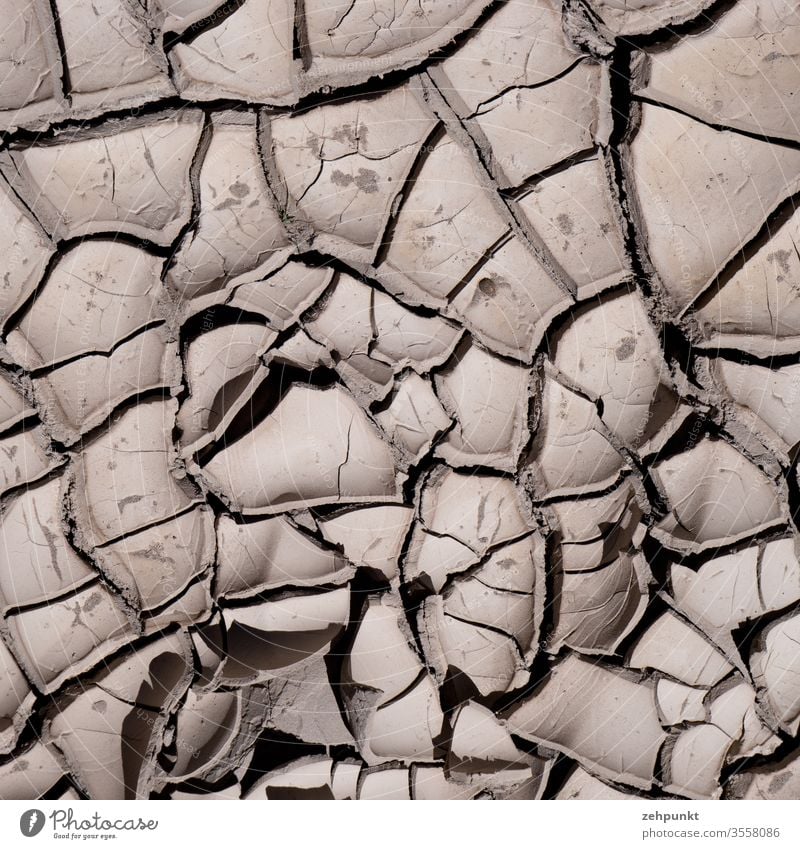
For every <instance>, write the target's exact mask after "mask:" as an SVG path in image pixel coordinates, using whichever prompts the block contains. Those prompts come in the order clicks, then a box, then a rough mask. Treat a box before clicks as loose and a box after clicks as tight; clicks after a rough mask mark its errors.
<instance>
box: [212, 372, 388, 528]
mask: <svg viewBox="0 0 800 849" xmlns="http://www.w3.org/2000/svg"><path fill="white" fill-rule="evenodd" d="M319 421H325V422H327V423H328V428H329V429H328V430H327V432H325V433H319V432H318V430H317V429H316V427H315V424H316V423H317V422H319ZM287 433H291V434H292V435H293V437H292V444H291V445H287V443H286V434H287ZM301 458H302V459H301ZM309 458H310V459H311V462H309ZM200 474H201V476H202V478H203V479H204V480H205V481H207V482H208V484H209V485H210V486H211V487H212V489H215V490H217V491H218V492H219V493H220V495H221V496H222V497H224V498H225V499H226V500H227V501H228V502H229V503H230V504H231V506H232V507H234V509H236V510H238V511H240V512H243V513H246V514H257V513H278V512H282V511H284V510H290V509H292V508H296V507H311V506H313V505H320V504H340V503H341V504H344V503H348V502H351V503H361V502H369V501H386V500H389V501H394V500H396V499H397V497H398V480H397V473H396V471H395V463H394V458H393V456H392V452H391V451H390V449H389V447H388V446H387V445H386V444H385V443H384V442H383V440H381V438H380V437H379V435H378V432H377V428H376V427H375V426H374V425H373V424H372V422H371V421H370V420H369V418H368V417H367V416H366V415H365V413H364V412H363V411H362V410H361V409H360V408H359V407H358V406H357V405H356V403H355V401H353V400H352V398H351V396H350V395H348V394H347V393H346V392H345V391H344V390H342V389H339V388H332V389H326V390H318V389H314V388H309V387H305V386H301V385H299V384H298V385H295V386H292V387H290V389H289V391H288V392H287V393H286V395H285V397H284V398H283V399H282V400H281V402H280V403H279V404H278V406H277V407H276V409H275V411H274V412H273V413H271V414H270V415H268V416H267V417H266V418H265V419H264V420H263V421H262V422H260V423H259V424H258V425H256V426H255V428H253V430H252V431H250V433H249V434H247V435H246V436H243V437H241V438H240V439H239V440H238V441H237V442H235V443H234V444H233V445H231V446H230V447H226V448H223V449H222V451H220V453H219V454H217V455H216V456H215V457H214V458H213V459H212V460H210V461H209V462H208V463H207V464H206V465H205V466H204V467H203V468H202V471H201V472H200Z"/></svg>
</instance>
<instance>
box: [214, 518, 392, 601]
mask: <svg viewBox="0 0 800 849" xmlns="http://www.w3.org/2000/svg"><path fill="white" fill-rule="evenodd" d="M375 509H381V508H375ZM217 552H218V553H217V565H218V568H217V573H216V593H217V595H218V596H219V597H220V598H246V597H248V596H253V595H255V594H257V593H260V592H264V591H265V590H271V589H276V588H277V587H282V586H314V585H317V584H331V583H337V584H338V583H343V582H344V581H347V580H349V579H350V578H351V577H352V574H353V570H352V569H351V568H348V565H347V561H346V560H345V559H344V558H343V557H342V556H341V555H340V554H339V553H338V552H336V551H332V550H330V549H327V548H322V547H321V546H320V545H319V543H317V542H316V541H315V540H314V539H313V538H312V537H310V536H307V535H306V534H303V533H302V532H301V531H300V530H298V529H297V528H296V527H294V526H293V525H292V524H291V523H290V522H288V521H287V520H286V519H285V518H283V517H275V518H272V519H262V520H259V521H249V522H236V521H234V519H232V518H231V517H230V516H220V518H219V520H218V522H217Z"/></svg>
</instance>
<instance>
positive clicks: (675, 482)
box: [653, 439, 786, 551]
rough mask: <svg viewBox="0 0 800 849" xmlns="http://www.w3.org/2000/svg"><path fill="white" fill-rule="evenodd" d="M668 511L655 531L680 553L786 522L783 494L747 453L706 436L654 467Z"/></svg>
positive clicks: (711, 546) (662, 540) (732, 539)
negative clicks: (752, 461)
mask: <svg viewBox="0 0 800 849" xmlns="http://www.w3.org/2000/svg"><path fill="white" fill-rule="evenodd" d="M653 477H654V478H655V479H656V481H657V482H658V483H659V484H660V485H661V487H662V488H663V490H664V492H665V493H666V497H667V499H668V503H669V505H670V508H671V510H670V513H669V514H668V515H667V516H666V517H665V518H664V519H662V520H661V522H659V524H658V526H657V527H656V528H654V530H653V534H654V535H655V536H656V537H657V538H658V539H659V540H660V541H661V542H663V543H664V544H665V545H668V546H670V547H671V548H675V549H677V550H678V551H704V550H708V549H710V548H713V547H714V546H715V545H719V544H720V543H722V542H735V541H736V540H740V539H742V538H744V537H746V536H749V535H750V534H755V533H758V532H759V531H764V530H766V529H768V528H772V527H775V526H778V525H781V524H783V523H784V522H785V521H786V508H785V506H784V505H783V503H782V499H781V493H780V490H779V488H778V487H777V486H775V485H774V484H773V483H772V482H771V481H770V480H769V479H768V478H767V476H766V475H765V474H764V473H763V472H762V471H761V470H760V469H759V468H758V467H757V466H755V465H754V464H753V463H751V462H750V461H749V460H748V459H747V458H746V457H744V455H742V454H740V453H739V452H738V451H736V449H735V448H734V447H733V446H731V445H729V444H728V443H727V442H723V441H722V440H716V439H715V440H712V439H703V440H701V441H700V442H699V443H698V444H697V445H695V446H693V447H691V448H689V450H687V451H684V452H683V453H682V454H679V455H677V456H675V457H670V458H669V459H667V460H664V461H663V462H661V463H658V464H656V465H655V466H654V467H653Z"/></svg>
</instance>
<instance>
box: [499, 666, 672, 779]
mask: <svg viewBox="0 0 800 849" xmlns="http://www.w3.org/2000/svg"><path fill="white" fill-rule="evenodd" d="M600 718H602V719H601V721H599V722H598V719H600ZM507 725H508V728H509V730H510V731H511V732H512V733H513V734H517V735H519V736H520V737H523V738H524V739H527V740H533V741H535V742H538V743H541V744H542V745H544V746H547V747H548V748H552V749H557V750H558V751H561V752H564V753H565V754H567V755H568V756H569V757H571V758H574V759H575V760H577V761H578V762H579V763H581V764H583V765H584V766H585V767H586V768H587V769H589V770H590V771H592V772H595V773H597V775H598V776H601V777H604V778H607V779H610V780H612V781H614V780H621V781H623V782H624V783H625V784H628V785H630V786H632V787H638V788H641V789H648V788H649V787H651V786H652V783H653V778H654V773H655V768H656V758H657V757H658V752H659V749H660V748H661V745H662V743H663V742H664V740H665V739H666V734H665V733H664V731H663V730H662V729H661V726H660V725H659V722H658V717H657V715H656V708H655V702H654V700H653V694H652V688H651V686H650V685H649V684H647V683H640V682H638V681H637V680H636V679H635V678H629V677H627V676H626V675H625V674H624V673H623V672H621V671H619V670H616V669H613V670H612V669H610V668H606V667H603V666H601V665H598V664H593V663H588V662H587V661H584V660H580V659H578V657H576V656H575V655H569V656H568V657H567V658H566V659H565V660H564V661H562V662H561V663H560V664H559V665H558V666H556V667H555V669H554V670H553V671H552V673H551V674H550V676H549V678H548V680H547V681H546V682H545V683H544V685H543V686H542V687H541V688H540V689H539V690H538V691H537V692H536V693H534V695H533V696H532V697H530V698H529V699H527V700H526V701H525V702H523V703H522V704H521V705H520V706H519V707H517V708H515V709H514V710H512V711H511V713H510V715H509V716H508V719H507Z"/></svg>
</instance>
